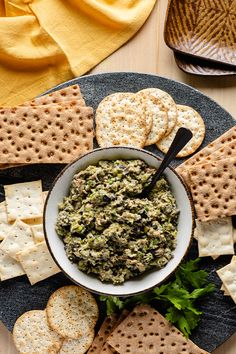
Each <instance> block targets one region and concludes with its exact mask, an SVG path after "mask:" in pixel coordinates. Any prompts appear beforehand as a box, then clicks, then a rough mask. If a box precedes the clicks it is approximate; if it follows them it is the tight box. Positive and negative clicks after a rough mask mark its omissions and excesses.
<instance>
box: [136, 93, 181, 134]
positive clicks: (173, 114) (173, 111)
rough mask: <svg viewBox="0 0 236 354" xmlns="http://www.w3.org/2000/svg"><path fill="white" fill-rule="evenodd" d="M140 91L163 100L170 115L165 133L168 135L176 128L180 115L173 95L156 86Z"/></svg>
mask: <svg viewBox="0 0 236 354" xmlns="http://www.w3.org/2000/svg"><path fill="white" fill-rule="evenodd" d="M139 92H144V93H148V94H151V95H152V96H154V97H156V98H157V99H159V100H160V101H161V103H162V104H163V106H164V108H165V109H166V112H167V116H168V125H167V130H166V133H165V135H166V136H167V135H169V134H170V132H171V131H172V130H173V129H174V126H175V124H176V122H177V116H178V111H177V106H176V103H175V101H174V100H173V98H172V97H171V95H169V94H168V93H167V92H165V91H163V90H160V89H158V88H154V87H151V88H147V89H144V90H141V91H139Z"/></svg>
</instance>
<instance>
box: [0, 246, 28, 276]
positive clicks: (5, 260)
mask: <svg viewBox="0 0 236 354" xmlns="http://www.w3.org/2000/svg"><path fill="white" fill-rule="evenodd" d="M23 274H25V272H24V269H23V268H22V267H21V265H20V263H19V262H17V261H16V260H15V259H13V258H12V257H10V256H8V255H7V254H6V253H5V252H3V251H2V250H1V249H0V280H1V281H3V280H8V279H12V278H15V277H19V276H20V275H23Z"/></svg>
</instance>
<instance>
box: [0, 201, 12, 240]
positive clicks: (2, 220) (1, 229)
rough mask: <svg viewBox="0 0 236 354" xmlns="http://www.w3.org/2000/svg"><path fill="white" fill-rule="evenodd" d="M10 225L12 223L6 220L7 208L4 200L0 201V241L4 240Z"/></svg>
mask: <svg viewBox="0 0 236 354" xmlns="http://www.w3.org/2000/svg"><path fill="white" fill-rule="evenodd" d="M11 227H12V224H9V223H8V220H7V208H6V203H5V201H4V202H1V203H0V241H1V240H4V238H5V237H6V236H7V234H8V231H9V230H10V229H11Z"/></svg>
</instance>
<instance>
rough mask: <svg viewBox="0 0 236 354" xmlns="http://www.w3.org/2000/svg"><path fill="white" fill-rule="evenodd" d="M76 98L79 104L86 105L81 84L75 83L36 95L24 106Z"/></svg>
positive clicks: (54, 102)
mask: <svg viewBox="0 0 236 354" xmlns="http://www.w3.org/2000/svg"><path fill="white" fill-rule="evenodd" d="M73 100H76V101H77V103H78V105H80V106H85V102H84V99H83V97H82V94H81V91H80V87H79V85H77V84H76V85H73V86H68V87H65V88H63V89H61V90H57V91H53V92H51V93H48V94H46V95H44V96H40V97H36V98H35V99H33V100H32V101H30V102H26V103H24V104H23V106H29V105H31V106H41V105H49V104H50V105H51V104H56V103H61V102H67V101H73Z"/></svg>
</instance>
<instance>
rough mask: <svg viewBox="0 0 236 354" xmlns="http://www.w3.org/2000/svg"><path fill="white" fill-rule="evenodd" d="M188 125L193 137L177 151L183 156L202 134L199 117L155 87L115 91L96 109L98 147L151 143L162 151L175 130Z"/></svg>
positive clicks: (191, 148) (196, 143)
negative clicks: (131, 90) (133, 91)
mask: <svg viewBox="0 0 236 354" xmlns="http://www.w3.org/2000/svg"><path fill="white" fill-rule="evenodd" d="M180 127H185V128H188V129H190V130H191V131H192V133H193V138H192V139H191V140H190V141H189V142H188V144H187V145H186V146H185V147H184V148H183V149H182V150H181V152H180V153H179V154H178V155H177V156H178V157H185V156H188V155H190V154H192V153H193V152H194V151H196V150H197V148H198V147H199V146H200V145H201V143H202V141H203V139H204V136H205V125H204V122H203V119H202V117H201V116H200V115H199V113H198V112H196V111H195V110H194V109H193V108H191V107H188V106H183V105H177V104H176V103H175V101H174V100H173V98H172V97H171V95H169V94H168V93H167V92H165V91H162V90H160V89H158V88H146V89H144V90H141V91H139V92H137V93H131V92H118V93H113V94H111V95H109V96H107V97H105V98H104V99H103V100H102V101H101V102H100V104H99V105H98V108H97V111H96V138H97V141H98V144H99V146H100V147H108V146H117V145H125V146H134V147H137V148H143V147H145V146H149V145H152V144H156V145H157V147H158V148H159V149H160V150H161V151H162V152H163V153H166V152H167V150H168V148H169V147H170V145H171V143H172V141H173V139H174V137H175V134H176V132H177V130H178V129H179V128H180Z"/></svg>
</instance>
